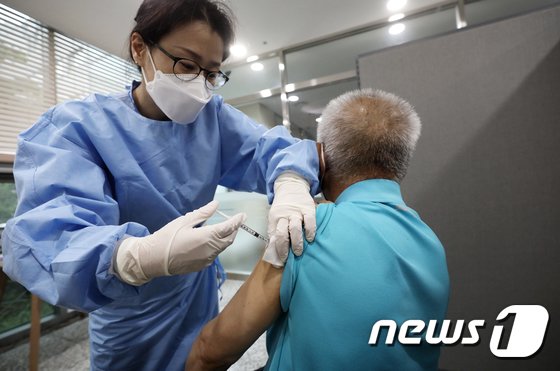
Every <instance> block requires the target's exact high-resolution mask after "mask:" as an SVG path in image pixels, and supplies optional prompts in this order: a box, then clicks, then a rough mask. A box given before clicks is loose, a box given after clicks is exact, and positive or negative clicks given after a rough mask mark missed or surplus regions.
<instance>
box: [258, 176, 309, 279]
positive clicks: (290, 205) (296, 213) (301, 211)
mask: <svg viewBox="0 0 560 371" xmlns="http://www.w3.org/2000/svg"><path fill="white" fill-rule="evenodd" d="M309 188H310V187H309V183H307V181H306V180H305V179H304V178H302V177H301V176H300V175H299V174H297V173H295V172H292V171H288V172H285V173H282V174H281V175H280V176H279V177H278V178H277V179H276V181H275V182H274V200H273V202H272V206H271V208H270V212H269V214H268V238H269V243H268V245H267V247H266V250H265V252H264V256H263V260H264V261H266V262H268V263H270V264H272V265H273V266H275V267H277V268H280V267H283V266H284V263H285V262H286V259H287V258H288V251H289V249H290V242H291V244H292V250H293V251H294V254H295V255H296V256H300V255H301V254H302V252H303V233H302V224H303V225H305V238H306V239H307V241H309V242H311V241H313V240H314V239H315V229H316V222H315V202H314V201H313V197H311V194H310V193H309Z"/></svg>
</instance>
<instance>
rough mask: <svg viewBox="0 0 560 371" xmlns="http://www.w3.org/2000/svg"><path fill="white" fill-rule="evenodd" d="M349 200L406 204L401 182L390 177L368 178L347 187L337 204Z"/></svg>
mask: <svg viewBox="0 0 560 371" xmlns="http://www.w3.org/2000/svg"><path fill="white" fill-rule="evenodd" d="M348 201H373V202H385V203H396V204H404V201H403V199H402V196H401V187H400V185H399V183H397V182H395V181H393V180H388V179H368V180H362V181H361V182H358V183H354V184H352V185H351V186H350V187H348V188H346V189H345V190H344V191H343V192H342V193H341V194H340V195H339V196H338V198H337V199H336V201H335V204H337V205H338V204H340V203H341V202H348Z"/></svg>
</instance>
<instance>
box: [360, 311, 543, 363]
mask: <svg viewBox="0 0 560 371" xmlns="http://www.w3.org/2000/svg"><path fill="white" fill-rule="evenodd" d="M511 317H513V325H512V327H511V331H510V333H509V340H507V344H506V345H505V347H504V346H503V345H501V344H500V343H501V342H502V340H503V338H504V336H505V334H504V326H501V325H496V326H494V329H493V330H492V337H491V338H490V351H491V352H492V354H494V355H495V356H496V357H498V358H527V357H530V356H532V355H533V354H535V353H536V352H537V351H538V350H539V349H540V348H541V346H542V343H543V341H544V337H545V335H546V328H547V326H548V317H549V316H548V311H547V310H546V309H545V308H544V307H542V306H540V305H510V306H509V307H507V308H505V309H504V310H502V311H501V312H500V313H499V314H498V316H497V317H496V320H497V321H499V322H504V321H507V320H508V319H509V318H511ZM484 324H485V322H484V320H483V319H474V320H472V321H469V323H468V324H467V331H468V333H469V336H468V337H462V334H463V327H464V325H465V320H462V319H460V320H457V321H456V323H455V329H454V331H453V334H450V333H449V332H450V331H449V328H450V325H451V321H450V320H448V319H446V320H444V321H443V323H442V325H441V330H440V331H439V335H436V327H437V325H438V324H437V321H436V320H430V321H429V323H428V326H427V329H426V334H425V341H426V342H427V343H428V344H432V345H439V344H444V345H453V344H457V343H458V342H459V340H460V341H461V344H465V345H474V344H477V343H478V342H479V340H480V336H479V334H478V330H477V328H479V327H480V328H482V327H484ZM383 327H386V328H387V336H386V338H385V344H389V345H392V344H394V342H395V334H396V332H397V324H396V322H395V321H393V320H380V321H377V322H376V323H375V324H374V325H373V327H372V328H371V333H370V337H369V342H368V343H369V344H370V345H376V344H377V341H378V338H379V333H380V332H381V329H382V328H383ZM425 328H426V323H425V322H424V321H422V320H418V319H409V320H407V321H405V322H403V324H402V325H401V327H400V329H399V332H398V341H399V343H401V344H403V345H413V344H420V342H421V341H422V337H421V335H422V333H423V332H424V329H425Z"/></svg>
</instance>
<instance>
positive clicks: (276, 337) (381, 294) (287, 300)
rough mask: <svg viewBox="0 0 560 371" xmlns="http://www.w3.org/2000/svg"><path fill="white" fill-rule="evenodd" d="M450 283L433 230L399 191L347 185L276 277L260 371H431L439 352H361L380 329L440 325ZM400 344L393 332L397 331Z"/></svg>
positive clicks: (381, 347) (424, 348) (384, 185)
mask: <svg viewBox="0 0 560 371" xmlns="http://www.w3.org/2000/svg"><path fill="white" fill-rule="evenodd" d="M448 295H449V276H448V273H447V264H446V260H445V252H444V249H443V246H442V245H441V243H440V241H439V240H438V238H437V237H436V235H435V234H434V232H432V230H431V229H430V228H429V227H428V226H427V225H426V224H425V223H424V222H423V221H422V220H421V219H420V217H419V216H418V214H417V213H416V212H415V211H413V210H412V209H410V208H409V207H407V206H406V205H405V203H404V202H403V200H402V196H401V192H400V187H399V184H398V183H396V182H393V181H390V180H384V179H371V180H365V181H361V182H358V183H355V184H353V185H352V186H350V187H348V188H347V189H346V190H344V192H343V193H342V194H341V195H340V196H339V197H338V198H337V200H336V202H335V203H327V204H320V205H319V206H318V207H317V235H316V237H315V241H314V242H313V243H306V244H305V252H304V254H303V255H301V256H300V257H295V256H294V255H293V254H292V253H290V255H289V258H288V262H287V264H286V267H285V270H284V274H283V277H282V285H281V288H280V300H281V305H282V310H283V314H282V315H281V317H280V318H279V319H278V320H277V321H276V322H275V324H273V326H272V327H271V328H270V329H269V331H268V334H267V348H268V353H269V360H268V363H267V365H266V369H267V370H283V371H285V370H297V371H301V370H305V371H306V370H322V371H325V370H337V371H339V370H391V371H393V370H399V371H402V370H436V369H437V366H438V358H439V353H440V349H439V347H438V346H434V345H429V344H427V343H426V342H425V341H424V340H423V341H422V344H420V345H400V344H399V343H398V340H397V339H398V336H395V343H394V345H386V344H385V336H386V334H387V331H386V330H384V331H382V332H381V334H380V337H379V339H378V342H377V345H369V344H368V341H369V337H370V333H371V329H372V326H373V325H374V323H375V322H377V321H378V320H382V319H391V320H394V321H395V322H396V323H397V324H398V325H399V329H400V324H402V323H403V322H404V321H406V320H408V319H420V320H424V321H425V323H426V324H428V321H429V320H431V319H436V320H438V323H441V321H442V320H443V319H444V318H445V314H446V311H447V302H448ZM397 335H398V330H397Z"/></svg>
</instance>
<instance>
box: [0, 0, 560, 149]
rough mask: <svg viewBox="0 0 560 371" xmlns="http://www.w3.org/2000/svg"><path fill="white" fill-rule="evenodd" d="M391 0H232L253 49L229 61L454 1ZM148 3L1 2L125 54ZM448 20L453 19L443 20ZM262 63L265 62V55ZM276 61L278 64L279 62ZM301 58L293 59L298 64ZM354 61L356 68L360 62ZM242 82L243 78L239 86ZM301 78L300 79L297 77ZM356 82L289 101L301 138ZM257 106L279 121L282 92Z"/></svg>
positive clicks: (433, 26) (517, 4)
mask: <svg viewBox="0 0 560 371" xmlns="http://www.w3.org/2000/svg"><path fill="white" fill-rule="evenodd" d="M387 1H388V0H345V1H340V0H282V1H279V0H224V2H226V3H227V4H228V5H229V6H230V7H231V9H232V10H233V12H234V14H235V16H236V18H237V38H236V41H237V42H239V43H242V44H243V45H244V46H245V47H246V48H247V54H246V55H245V56H244V57H233V56H232V57H230V59H228V60H227V61H226V64H230V65H231V66H228V67H232V66H233V69H235V68H248V65H245V66H238V67H235V66H234V64H236V62H244V61H245V58H246V57H247V56H251V55H261V56H262V55H264V54H267V53H268V52H271V51H277V50H279V49H286V48H290V47H293V46H296V45H299V44H303V43H307V42H310V41H314V40H318V39H323V38H327V37H329V36H331V35H335V34H340V33H341V32H344V31H349V30H352V29H355V28H358V27H361V26H365V25H371V24H375V23H380V22H385V21H386V20H387V18H388V17H389V16H390V15H392V14H394V13H398V12H402V13H405V14H411V13H414V12H417V11H421V10H423V9H429V8H439V7H440V5H443V4H446V3H449V2H450V1H449V0H408V1H406V5H405V7H404V8H403V9H402V10H400V11H390V10H388V9H387ZM401 1H403V0H401ZM141 2H142V0H95V1H94V0H48V1H45V0H43V1H41V0H0V3H3V4H5V5H7V6H9V7H11V8H14V9H16V10H18V11H20V12H22V13H24V14H27V15H29V16H31V17H32V18H35V19H37V20H38V21H40V22H41V23H43V24H45V25H48V26H50V27H52V28H54V29H55V30H57V31H59V32H61V33H63V34H65V35H67V36H69V37H72V38H76V39H79V40H83V41H85V42H87V43H89V44H91V45H93V46H95V47H98V48H100V49H102V50H105V51H107V52H109V53H111V54H115V55H118V56H121V57H123V58H127V56H128V47H127V39H128V35H129V33H130V30H131V29H132V26H133V18H134V16H135V14H136V10H137V8H138V6H139V5H140V4H141ZM556 2H558V0H533V1H531V2H529V1H527V0H493V1H486V0H485V1H478V2H470V6H469V9H468V14H467V15H468V17H467V18H468V19H469V22H470V21H471V20H473V21H474V20H477V19H478V21H477V22H474V24H476V23H480V22H485V21H488V20H489V19H492V17H495V16H496V15H500V16H506V15H507V14H514V13H516V12H522V11H526V10H527V9H530V8H532V7H535V6H537V5H538V4H540V5H543V4H545V5H546V4H548V3H556ZM446 12H447V15H445V16H438V15H434V16H433V17H432V18H431V20H430V22H424V21H423V20H421V19H418V20H416V21H409V22H408V24H407V35H404V36H402V35H399V37H400V39H398V40H397V39H391V40H389V38H392V36H387V32H385V31H383V32H379V33H377V35H374V36H372V37H369V36H368V39H367V40H366V41H367V43H368V46H364V47H360V48H358V50H360V51H361V52H364V51H369V50H373V49H375V48H374V47H373V45H374V44H375V45H377V48H382V47H386V46H389V45H393V44H399V43H402V42H406V41H408V40H414V39H417V38H420V37H426V36H430V35H435V34H438V33H439V32H440V31H441V30H449V29H452V28H455V14H454V9H449V10H448V11H446ZM440 13H442V12H440ZM442 22H444V23H445V24H442ZM376 43H377V44H376ZM337 45H338V44H337ZM338 48H339V49H337V50H336V51H334V53H335V55H337V56H338V57H340V56H347V57H348V56H349V57H350V59H351V65H352V66H353V65H354V63H355V62H354V61H355V57H356V55H357V54H356V53H352V52H350V51H348V50H346V49H345V48H352V44H351V43H350V42H344V43H340V45H339V46H338ZM323 52H324V50H323ZM321 53H322V52H321V51H320V50H316V48H314V49H313V51H312V54H313V55H314V57H315V59H316V60H305V59H304V60H303V61H300V63H299V65H300V66H303V68H292V70H291V72H290V70H289V71H288V75H289V77H290V76H291V75H293V74H294V70H295V71H296V72H297V71H301V72H302V73H308V71H307V70H308V68H307V67H309V69H313V70H314V71H316V72H318V71H319V72H320V71H321V70H322V69H325V68H327V67H329V63H331V64H332V63H334V62H336V61H337V60H338V59H341V58H332V54H329V55H323V54H321ZM329 53H333V51H331V50H329ZM291 55H292V56H294V55H297V56H301V57H302V58H304V57H305V53H300V52H297V53H292V54H291ZM317 59H318V60H317ZM261 61H262V60H261ZM262 63H263V64H264V63H265V62H264V61H262ZM270 63H272V64H274V66H276V68H277V66H278V64H277V61H272V62H270ZM294 63H295V62H294ZM294 63H291V64H290V65H292V66H293V65H294ZM337 63H338V62H337ZM352 66H351V67H350V69H352V68H354V67H352ZM228 67H225V68H228ZM337 68H338V66H337ZM348 69H349V68H348V67H347V66H346V67H340V68H339V69H335V70H336V71H337V72H340V71H347V70H348ZM249 73H253V72H249ZM331 73H332V72H331ZM277 74H278V71H277V70H276V75H275V76H276V77H274V78H273V80H274V81H275V82H276V84H278V85H279V84H280V81H279V77H278V76H277ZM321 75H322V74H321ZM235 76H237V79H233V78H232V80H231V82H230V83H229V84H228V87H229V88H231V89H230V90H232V89H233V90H235V91H236V93H237V94H238V95H239V92H240V91H241V90H243V88H244V84H245V85H250V84H251V83H253V82H260V83H264V81H267V80H266V79H264V72H262V73H261V76H260V77H259V78H258V79H253V78H251V77H249V78H245V79H243V78H242V77H243V76H242V75H241V72H240V71H239V70H237V71H234V73H233V75H232V77H235ZM255 76H256V75H255ZM313 77H316V76H313ZM234 80H237V84H236V81H234ZM253 80H254V81H253ZM295 81H299V80H298V79H295ZM271 84H272V85H271V86H270V87H274V86H275V85H274V83H271ZM356 87H357V82H356V79H354V80H353V81H342V82H340V83H337V84H334V85H329V86H325V87H321V88H314V89H311V90H304V91H299V92H297V94H298V95H299V99H300V100H299V101H298V102H296V103H290V104H289V105H290V122H291V123H292V129H294V128H297V129H299V130H301V134H299V135H298V136H303V137H309V138H314V136H315V132H316V125H317V123H316V121H315V120H316V118H317V117H318V115H320V111H322V108H323V107H324V106H325V105H326V103H327V102H328V101H329V100H330V99H331V98H333V97H335V96H337V95H339V94H341V93H342V92H344V91H347V90H350V89H354V88H356ZM247 88H249V87H247ZM261 89H262V88H261ZM255 91H258V90H252V92H255ZM221 93H222V94H223V95H224V97H225V98H226V99H227V94H225V93H227V89H226V88H224V90H223V91H221ZM249 103H250V102H249ZM256 104H258V105H262V106H264V107H266V108H267V109H268V111H269V112H270V113H272V114H273V115H274V120H275V123H274V124H277V123H279V122H280V120H281V119H282V107H281V101H280V96H279V95H276V96H272V97H270V98H266V99H257V101H256ZM309 107H313V108H314V110H313V112H311V111H310V110H309ZM263 122H264V121H263ZM274 124H273V125H274ZM295 135H297V134H295Z"/></svg>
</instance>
